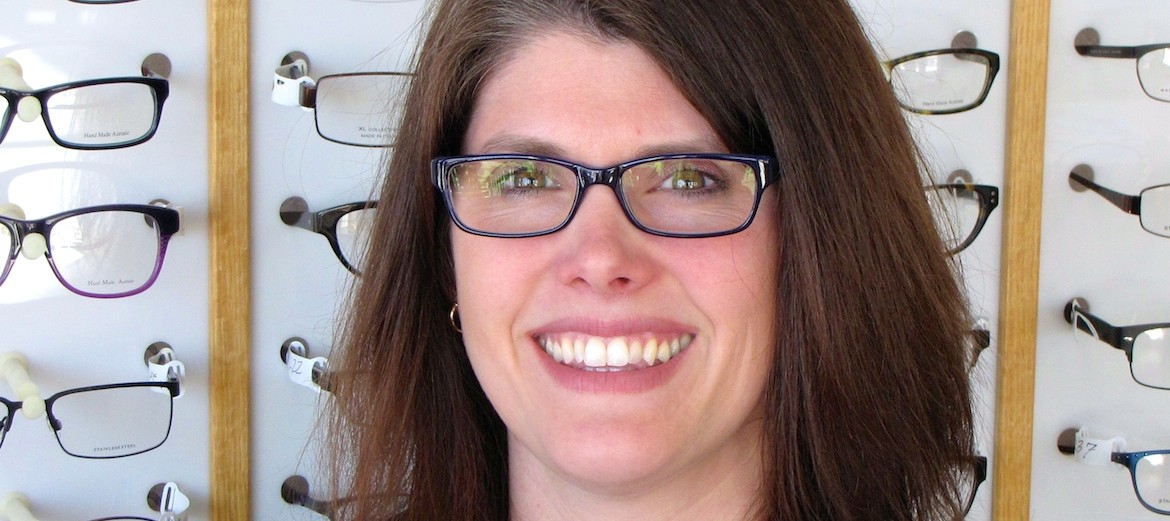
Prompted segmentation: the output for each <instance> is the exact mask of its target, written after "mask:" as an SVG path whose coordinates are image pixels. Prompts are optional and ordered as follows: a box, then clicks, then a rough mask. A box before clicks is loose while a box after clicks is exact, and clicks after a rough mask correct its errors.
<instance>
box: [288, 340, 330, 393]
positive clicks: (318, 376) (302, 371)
mask: <svg viewBox="0 0 1170 521" xmlns="http://www.w3.org/2000/svg"><path fill="white" fill-rule="evenodd" d="M308 356H309V344H308V343H307V342H305V339H303V338H299V337H292V338H289V339H288V340H285V341H284V343H283V344H281V345H280V360H281V361H282V362H284V367H285V369H286V370H287V371H288V378H289V380H292V381H293V383H295V384H297V385H302V386H305V387H308V388H309V389H312V390H314V391H316V392H321V391H322V390H326V391H327V390H329V389H328V384H327V383H326V381H325V380H326V378H325V376H326V374H325V372H326V370H327V369H328V367H329V360H328V359H326V358H325V357H323V356H318V357H316V358H309V357H308Z"/></svg>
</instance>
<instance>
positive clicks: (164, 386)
mask: <svg viewBox="0 0 1170 521" xmlns="http://www.w3.org/2000/svg"><path fill="white" fill-rule="evenodd" d="M135 387H147V388H156V389H157V390H158V391H159V392H166V393H168V394H169V395H170V398H171V409H170V413H169V415H168V418H167V431H166V433H165V434H164V435H163V437H162V439H161V440H160V441H159V442H158V443H157V444H155V445H152V446H150V447H147V448H144V449H141V450H135V451H134V452H129V453H125V454H117V455H112V456H87V455H83V454H77V453H75V452H73V451H71V450H70V449H69V448H67V447H65V443H64V442H63V441H62V440H61V436H60V434H59V432H60V430H61V428H62V423H61V420H60V419H58V418H57V417H56V416H55V415H54V414H53V404H55V403H56V402H57V400H59V399H61V398H65V397H67V396H70V395H73V394H77V393H85V392H94V391H104V390H109V389H128V388H135ZM180 391H181V388H180V383H179V381H178V380H177V379H169V380H167V381H163V382H151V381H148V382H127V383H116V384H106V385H91V386H87V387H78V388H74V389H66V390H64V391H61V392H58V393H56V394H54V395H52V396H50V397H48V398H46V399H45V419H46V420H47V421H48V422H49V427H50V428H51V429H52V430H53V435H54V437H56V438H57V444H58V445H59V446H60V447H61V450H62V451H65V453H66V454H68V455H70V456H73V457H77V458H83V459H115V458H124V457H127V456H134V455H137V454H142V453H143V452H148V451H151V450H154V449H156V448H158V447H160V446H162V444H163V443H166V441H167V438H169V437H170V432H171V425H172V424H173V423H174V400H175V398H177V397H178V396H179V393H180ZM0 404H3V405H4V406H5V407H6V408H7V410H8V415H7V416H5V418H6V419H7V421H4V422H2V423H0V448H2V447H3V445H4V438H6V437H7V434H8V431H10V430H11V429H12V424H13V422H12V419H13V418H14V417H15V416H16V412H17V411H19V410H20V409H21V407H22V406H23V405H24V402H19V401H12V400H9V399H7V398H3V397H0ZM92 412H93V414H101V411H92Z"/></svg>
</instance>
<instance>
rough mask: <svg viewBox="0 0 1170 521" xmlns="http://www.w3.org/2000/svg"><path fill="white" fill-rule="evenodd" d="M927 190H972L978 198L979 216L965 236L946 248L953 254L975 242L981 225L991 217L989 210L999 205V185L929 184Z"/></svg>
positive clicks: (981, 227) (981, 229) (981, 228)
mask: <svg viewBox="0 0 1170 521" xmlns="http://www.w3.org/2000/svg"><path fill="white" fill-rule="evenodd" d="M926 189H927V190H962V191H964V192H973V193H975V194H976V195H977V197H978V199H979V218H978V219H976V220H975V226H974V227H973V228H972V229H971V232H970V233H968V234H967V237H966V238H964V239H963V241H962V242H960V243H959V244H958V245H957V246H954V247H952V248H950V249H948V250H947V253H948V254H950V255H954V254H956V253H959V252H961V251H963V250H965V249H967V247H968V246H970V245H971V243H973V242H975V238H976V237H978V236H979V232H981V231H983V227H984V226H985V225H986V224H987V219H988V218H989V217H991V212H992V211H994V210H995V209H996V208H997V207H999V187H996V186H992V185H977V184H971V183H949V184H938V185H930V186H928V187H926Z"/></svg>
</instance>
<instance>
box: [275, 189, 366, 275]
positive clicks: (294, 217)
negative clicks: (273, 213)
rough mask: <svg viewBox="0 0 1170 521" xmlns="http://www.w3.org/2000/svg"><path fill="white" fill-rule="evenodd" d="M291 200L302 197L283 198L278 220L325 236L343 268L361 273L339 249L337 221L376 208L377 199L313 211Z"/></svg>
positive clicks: (357, 273) (301, 200)
mask: <svg viewBox="0 0 1170 521" xmlns="http://www.w3.org/2000/svg"><path fill="white" fill-rule="evenodd" d="M297 199H299V201H297ZM291 201H295V202H297V203H300V202H303V201H304V199H300V198H299V197H290V198H288V199H285V204H282V205H281V207H280V220H281V221H282V222H284V224H287V225H289V226H295V227H297V228H301V229H303V230H308V231H311V232H313V233H316V234H320V235H323V236H325V239H326V240H328V241H329V247H330V248H332V249H333V254H334V255H336V256H337V260H339V261H341V265H342V266H345V269H347V270H349V271H350V273H353V274H354V275H361V270H359V269H358V268H357V266H354V265H353V264H352V263H350V261H349V259H346V258H345V253H343V252H342V251H341V242H340V241H338V239H337V223H338V222H340V221H341V218H342V217H345V216H346V215H348V214H350V213H353V212H356V211H359V210H370V209H374V208H377V207H378V201H355V202H352V203H346V204H340V205H337V206H334V207H331V208H326V209H324V210H317V211H315V212H314V211H309V210H306V209H302V208H300V207H299V206H298V205H294V204H289V203H290V202H291Z"/></svg>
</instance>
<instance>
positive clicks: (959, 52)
mask: <svg viewBox="0 0 1170 521" xmlns="http://www.w3.org/2000/svg"><path fill="white" fill-rule="evenodd" d="M943 54H953V55H955V57H956V58H958V59H967V60H971V58H962V56H964V55H968V56H970V55H974V56H979V57H980V58H982V59H983V60H986V61H987V75H986V76H985V77H984V80H983V89H982V90H981V91H980V93H979V96H978V97H977V98H976V99H975V101H973V102H971V103H968V104H966V105H962V106H958V107H953V108H948V109H943V110H929V109H919V108H915V107H911V106H908V105H906V104H905V103H903V102H902V100H901V98H898V105H900V106H901V107H902V108H903V109H904V110H906V111H908V112H913V113H915V114H924V115H943V114H955V113H958V112H966V111H968V110H971V109H973V108H975V107H978V106H980V105H982V104H983V102H984V101H985V100H986V99H987V95H988V94H989V93H990V92H991V85H992V83H994V82H995V76H996V75H997V74H999V54H996V53H994V52H991V51H987V50H984V49H977V48H974V47H955V48H948V49H932V50H929V51H921V52H916V53H912V54H907V55H905V56H899V57H897V58H894V59H892V60H886V61H884V62H882V70H883V71H884V72H885V74H886V81H887V82H892V81H893V77H892V74H891V71H893V70H894V68H895V67H897V66H898V65H900V64H903V63H906V62H908V61H913V60H917V59H920V58H926V57H929V56H939V55H943Z"/></svg>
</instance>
